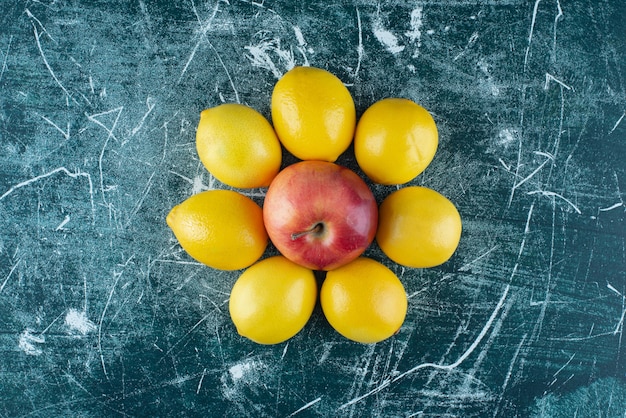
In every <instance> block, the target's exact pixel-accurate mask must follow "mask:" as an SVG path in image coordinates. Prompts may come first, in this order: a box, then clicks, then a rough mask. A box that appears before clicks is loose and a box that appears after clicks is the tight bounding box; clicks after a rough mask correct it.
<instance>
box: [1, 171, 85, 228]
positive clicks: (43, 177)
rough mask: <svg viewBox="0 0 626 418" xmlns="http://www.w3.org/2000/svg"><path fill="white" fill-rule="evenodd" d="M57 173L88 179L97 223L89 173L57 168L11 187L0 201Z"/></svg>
mask: <svg viewBox="0 0 626 418" xmlns="http://www.w3.org/2000/svg"><path fill="white" fill-rule="evenodd" d="M57 173H64V174H66V175H67V176H69V177H71V178H73V179H77V178H78V177H86V178H87V180H88V182H89V196H90V199H91V213H92V219H93V222H95V220H96V217H95V214H96V208H95V204H94V201H93V183H92V182H91V175H89V173H85V172H82V171H76V172H75V173H72V172H70V171H69V170H68V169H67V168H65V167H58V168H55V169H54V170H52V171H50V172H48V173H45V174H41V175H39V176H36V177H33V178H32V179H29V180H25V181H23V182H21V183H18V184H16V185H14V186H11V188H10V189H9V190H7V191H6V192H4V194H3V195H2V196H0V200H2V199H4V198H5V197H7V196H8V195H10V194H11V193H13V192H14V191H16V190H18V189H21V188H22V187H25V186H28V185H30V184H32V183H35V182H37V181H39V180H42V179H45V178H47V177H50V176H53V175H55V174H57Z"/></svg>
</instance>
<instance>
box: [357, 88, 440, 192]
mask: <svg viewBox="0 0 626 418" xmlns="http://www.w3.org/2000/svg"><path fill="white" fill-rule="evenodd" d="M438 142H439V135H438V133H437V126H436V125H435V121H434V120H433V118H432V116H431V115H430V113H428V111H427V110H426V109H424V108H423V107H422V106H420V105H418V104H416V103H414V102H412V101H411V100H407V99H397V98H389V99H383V100H379V101H378V102H376V103H374V104H373V105H372V106H370V107H369V108H368V109H367V110H366V111H365V112H364V113H363V115H362V116H361V118H360V119H359V122H358V124H357V127H356V132H355V134H354V154H355V156H356V160H357V163H358V164H359V166H360V167H361V169H362V170H363V172H364V173H365V174H367V176H368V177H369V178H370V179H372V181H374V182H376V183H380V184H404V183H406V182H409V181H411V180H413V179H414V178H415V177H416V176H417V175H418V174H420V173H421V172H422V171H424V169H425V168H426V167H427V166H428V164H430V162H431V161H432V159H433V157H434V156H435V151H437V145H438Z"/></svg>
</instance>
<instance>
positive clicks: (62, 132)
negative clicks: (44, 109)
mask: <svg viewBox="0 0 626 418" xmlns="http://www.w3.org/2000/svg"><path fill="white" fill-rule="evenodd" d="M39 117H41V119H43V120H45V121H46V122H48V123H49V124H50V125H52V126H53V127H54V128H56V130H57V131H59V132H61V135H63V138H65V139H66V140H67V139H70V123H69V122H67V129H66V130H65V131H64V130H63V129H61V128H60V127H59V125H57V124H56V123H54V122H52V121H51V120H50V119H48V118H47V117H45V116H43V115H39Z"/></svg>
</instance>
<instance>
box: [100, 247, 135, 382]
mask: <svg viewBox="0 0 626 418" xmlns="http://www.w3.org/2000/svg"><path fill="white" fill-rule="evenodd" d="M134 257H135V255H134V254H133V255H132V256H130V258H129V259H128V260H126V262H125V263H124V264H123V265H122V267H126V266H127V265H128V263H130V262H131V260H132V259H133V258H134ZM123 272H124V270H122V271H120V272H117V271H114V272H113V276H115V281H114V282H113V286H112V287H111V291H110V292H109V297H108V298H107V301H106V303H105V304H104V308H103V309H102V314H101V315H100V321H99V323H98V351H99V352H100V363H101V364H102V371H103V372H104V376H105V377H106V378H107V380H109V374H108V373H107V368H106V365H105V363H104V353H103V352H102V324H103V323H104V317H105V315H106V313H107V310H108V309H109V305H110V304H111V299H112V298H113V293H115V288H116V287H117V283H118V282H119V281H120V277H122V274H123Z"/></svg>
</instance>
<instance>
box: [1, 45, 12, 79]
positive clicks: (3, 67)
mask: <svg viewBox="0 0 626 418" xmlns="http://www.w3.org/2000/svg"><path fill="white" fill-rule="evenodd" d="M12 42H13V35H11V36H9V45H7V52H5V53H4V59H3V60H2V68H1V69H0V81H2V76H4V72H5V71H6V69H7V59H8V58H9V52H10V51H11V43H12Z"/></svg>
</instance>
